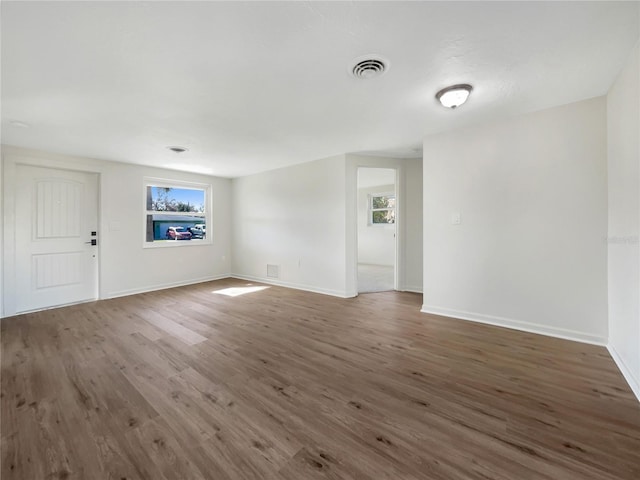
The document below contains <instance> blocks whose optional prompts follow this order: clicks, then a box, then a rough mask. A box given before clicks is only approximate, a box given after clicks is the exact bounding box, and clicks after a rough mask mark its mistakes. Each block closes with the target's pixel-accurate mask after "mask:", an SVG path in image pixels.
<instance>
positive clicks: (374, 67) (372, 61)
mask: <svg viewBox="0 0 640 480" xmlns="http://www.w3.org/2000/svg"><path fill="white" fill-rule="evenodd" d="M388 69H389V62H387V61H386V60H384V59H382V58H380V57H377V56H373V55H366V56H364V57H358V58H356V59H355V65H354V66H353V67H351V74H352V75H353V76H354V77H356V78H362V79H369V78H374V77H379V76H380V75H382V74H383V73H384V72H386V71H387V70H388Z"/></svg>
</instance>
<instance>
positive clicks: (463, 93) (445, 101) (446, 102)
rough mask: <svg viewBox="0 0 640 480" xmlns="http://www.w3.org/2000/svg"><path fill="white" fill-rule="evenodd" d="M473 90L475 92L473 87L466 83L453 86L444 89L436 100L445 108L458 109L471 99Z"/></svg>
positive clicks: (437, 95) (437, 94)
mask: <svg viewBox="0 0 640 480" xmlns="http://www.w3.org/2000/svg"><path fill="white" fill-rule="evenodd" d="M471 90H473V87H472V86H471V85H468V84H466V83H462V84H460V85H451V86H450V87H447V88H443V89H442V90H440V91H439V92H438V93H436V98H437V99H438V101H439V102H440V103H441V104H442V106H443V107H447V108H458V107H459V106H460V105H462V104H463V103H464V102H466V101H467V98H469V95H470V94H471Z"/></svg>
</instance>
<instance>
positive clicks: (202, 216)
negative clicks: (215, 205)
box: [144, 179, 212, 247]
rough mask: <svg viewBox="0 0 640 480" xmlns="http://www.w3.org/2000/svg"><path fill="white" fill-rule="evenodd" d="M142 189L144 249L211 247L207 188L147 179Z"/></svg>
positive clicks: (205, 186)
mask: <svg viewBox="0 0 640 480" xmlns="http://www.w3.org/2000/svg"><path fill="white" fill-rule="evenodd" d="M144 187H145V245H144V246H147V247H148V246H176V245H194V244H203V243H212V242H211V230H210V229H209V230H207V225H208V224H210V223H211V222H210V221H209V220H210V210H211V209H210V208H209V205H210V186H209V185H199V184H190V183H183V182H171V183H169V182H167V181H162V180H156V179H147V180H146V181H145V185H144Z"/></svg>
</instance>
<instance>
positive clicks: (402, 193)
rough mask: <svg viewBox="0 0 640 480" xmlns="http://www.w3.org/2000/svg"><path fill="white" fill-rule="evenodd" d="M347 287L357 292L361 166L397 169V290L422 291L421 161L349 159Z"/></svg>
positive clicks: (347, 174) (384, 158) (360, 157)
mask: <svg viewBox="0 0 640 480" xmlns="http://www.w3.org/2000/svg"><path fill="white" fill-rule="evenodd" d="M346 160H347V162H346V186H347V198H346V224H347V232H346V233H347V238H346V240H347V241H346V254H347V259H346V266H347V269H346V288H347V291H348V292H349V293H350V294H351V295H355V294H356V292H357V267H358V265H357V262H358V243H357V216H358V212H357V201H358V199H357V190H358V189H357V181H358V180H357V179H358V168H359V167H375V168H394V169H396V170H397V171H398V174H397V176H396V178H397V196H396V199H397V209H396V218H397V219H398V225H397V230H396V234H397V235H398V250H399V252H398V253H399V255H398V265H397V275H398V289H399V290H406V291H412V292H422V268H421V265H422V159H420V158H387V157H371V156H363V155H353V154H349V155H347V156H346Z"/></svg>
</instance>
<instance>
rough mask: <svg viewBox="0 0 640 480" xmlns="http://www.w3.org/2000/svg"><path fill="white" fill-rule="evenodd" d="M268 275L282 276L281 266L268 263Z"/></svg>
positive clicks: (271, 276) (272, 276)
mask: <svg viewBox="0 0 640 480" xmlns="http://www.w3.org/2000/svg"><path fill="white" fill-rule="evenodd" d="M267 277H269V278H278V277H280V267H279V266H278V265H269V264H267Z"/></svg>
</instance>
